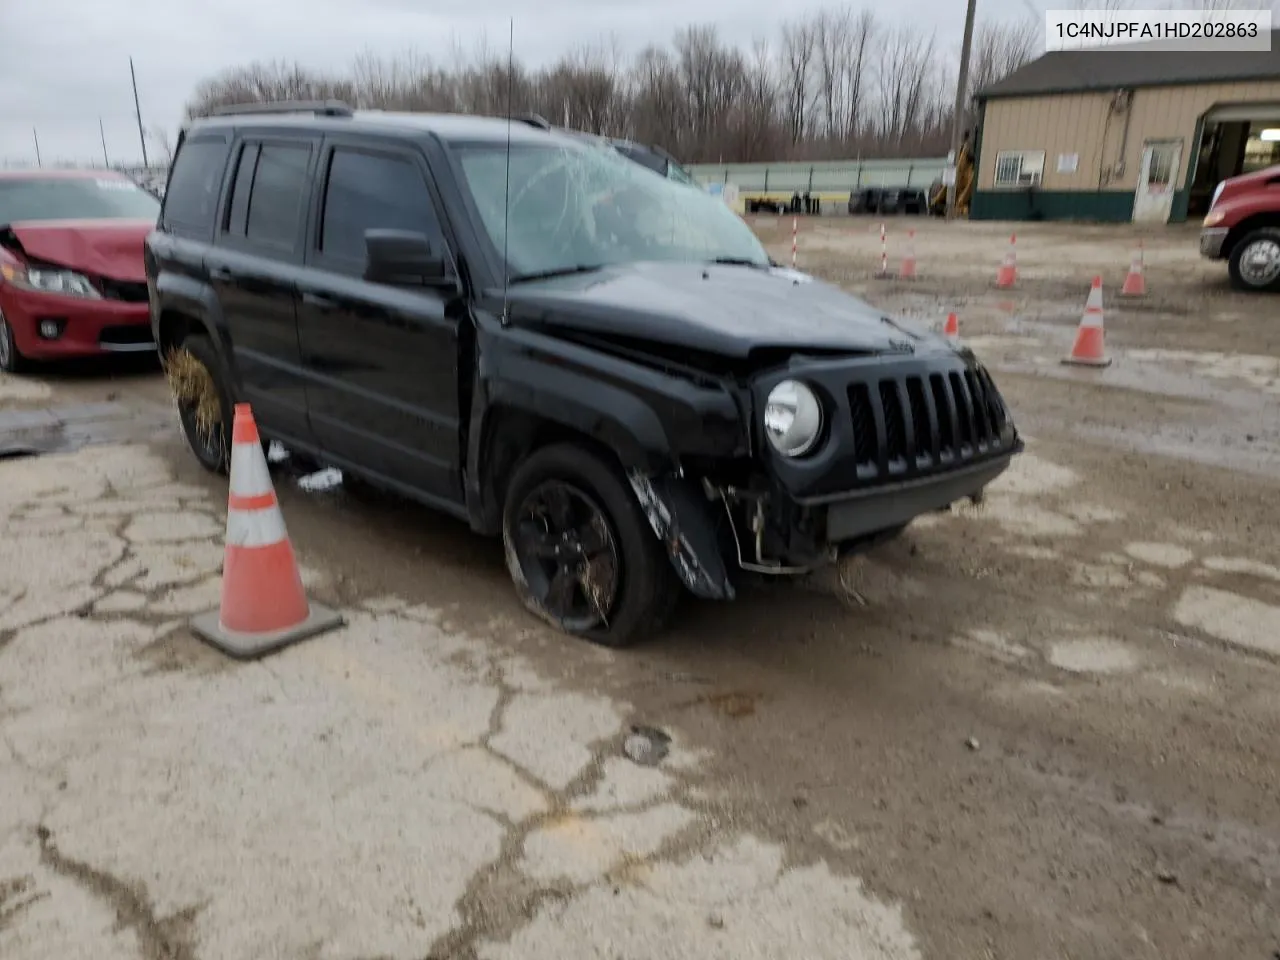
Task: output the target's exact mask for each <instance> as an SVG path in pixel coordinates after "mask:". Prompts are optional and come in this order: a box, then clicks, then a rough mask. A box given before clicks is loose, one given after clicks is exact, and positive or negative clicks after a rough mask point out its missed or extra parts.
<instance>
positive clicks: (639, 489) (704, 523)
mask: <svg viewBox="0 0 1280 960" xmlns="http://www.w3.org/2000/svg"><path fill="white" fill-rule="evenodd" d="M627 480H628V481H629V482H630V483H631V489H632V490H634V491H635V494H636V499H637V500H638V501H639V503H640V507H641V509H642V510H644V513H645V516H646V517H648V518H649V525H650V526H652V527H653V532H654V533H655V534H656V535H657V537H658V539H659V540H661V541H662V543H663V545H664V546H665V547H666V549H667V556H668V557H669V558H670V560H671V565H672V566H673V567H675V568H676V573H678V574H679V575H680V579H681V581H683V583H684V585H685V586H686V587H687V588H688V589H689V592H690V593H692V594H693V595H694V596H697V597H702V598H703V599H704V600H732V599H733V598H734V595H735V594H734V589H733V584H732V583H731V582H730V581H729V572H728V570H726V569H725V565H724V558H723V557H722V556H721V553H720V550H719V548H718V547H717V545H716V537H715V530H714V529H713V527H712V526H711V523H710V522H709V519H708V517H707V511H706V509H705V508H704V507H703V505H702V504H701V503H699V502H698V500H697V495H696V493H695V492H694V490H695V488H694V487H692V485H691V484H689V483H688V482H686V481H684V480H681V479H679V478H677V477H665V476H664V477H649V476H647V475H645V474H644V473H642V472H641V471H639V470H629V471H627Z"/></svg>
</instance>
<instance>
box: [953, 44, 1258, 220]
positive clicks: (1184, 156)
mask: <svg viewBox="0 0 1280 960" xmlns="http://www.w3.org/2000/svg"><path fill="white" fill-rule="evenodd" d="M978 108H979V117H980V120H979V125H978V129H977V132H976V144H975V146H976V155H977V173H978V176H977V184H976V187H975V191H974V196H973V200H972V204H971V207H970V217H971V218H972V219H975V220H1042V219H1043V220H1103V221H1127V220H1134V221H1142V222H1157V223H1167V222H1170V221H1180V220H1186V219H1187V218H1188V217H1189V216H1190V217H1196V216H1200V215H1202V214H1203V213H1204V212H1205V211H1206V210H1207V209H1208V205H1209V200H1210V197H1211V195H1212V193H1213V189H1214V187H1215V186H1216V185H1217V184H1218V182H1219V181H1221V180H1223V179H1225V178H1227V177H1231V176H1235V175H1237V174H1239V173H1243V172H1248V171H1250V170H1256V169H1260V168H1262V167H1266V166H1270V165H1272V164H1277V163H1280V30H1277V31H1273V32H1272V41H1271V50H1270V51H1269V52H1256V53H1246V52H1234V53H1219V52H1213V53H1193V52H1182V51H1179V52H1162V51H1125V52H1120V51H1115V50H1073V51H1059V52H1054V53H1049V54H1046V55H1045V56H1043V57H1041V58H1040V59H1039V60H1036V61H1033V62H1032V63H1029V64H1027V65H1026V66H1024V67H1022V68H1021V69H1019V70H1016V71H1015V72H1014V73H1012V74H1010V75H1009V76H1008V77H1007V78H1005V79H1004V80H1002V81H1001V82H999V83H997V84H995V85H993V86H991V87H988V88H986V89H985V90H982V91H980V92H979V94H978Z"/></svg>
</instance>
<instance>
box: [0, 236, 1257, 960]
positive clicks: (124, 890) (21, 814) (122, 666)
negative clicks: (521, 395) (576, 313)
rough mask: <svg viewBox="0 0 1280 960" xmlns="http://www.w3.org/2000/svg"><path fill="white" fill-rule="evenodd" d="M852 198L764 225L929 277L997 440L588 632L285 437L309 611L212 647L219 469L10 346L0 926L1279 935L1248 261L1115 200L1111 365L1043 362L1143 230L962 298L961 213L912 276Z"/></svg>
mask: <svg viewBox="0 0 1280 960" xmlns="http://www.w3.org/2000/svg"><path fill="white" fill-rule="evenodd" d="M872 226H875V225H869V224H868V223H863V222H861V221H850V222H832V223H823V224H818V225H811V224H806V231H807V232H806V233H804V234H802V236H801V253H802V262H801V266H802V267H804V268H807V269H812V270H814V271H815V272H817V273H820V274H822V275H823V276H827V277H829V278H832V279H835V280H837V281H839V282H842V283H844V284H846V285H847V286H849V287H850V288H851V289H854V290H856V291H858V292H860V293H862V294H863V295H865V296H867V297H868V298H869V299H871V300H872V301H873V302H877V303H880V304H883V305H885V306H887V307H891V308H893V309H895V310H897V311H899V312H901V313H904V314H906V315H909V316H916V317H918V318H921V319H924V320H926V321H929V322H932V321H933V320H935V319H936V320H938V321H940V320H941V317H942V316H943V315H945V311H946V309H948V308H949V307H951V306H952V305H954V304H958V305H959V308H960V310H961V331H962V335H963V336H965V337H966V339H969V340H970V342H971V343H972V344H973V345H974V346H975V348H976V349H978V350H979V352H980V353H981V354H982V355H983V356H984V358H989V362H990V363H991V364H992V366H993V367H994V368H995V371H996V374H997V378H998V380H999V382H1000V383H1001V386H1002V387H1003V388H1004V389H1005V391H1006V392H1007V394H1008V396H1009V398H1010V400H1011V403H1012V405H1013V407H1014V412H1015V415H1016V416H1017V418H1018V422H1019V423H1020V425H1021V426H1022V427H1023V429H1024V430H1025V431H1026V432H1027V433H1028V434H1029V436H1030V438H1029V445H1028V453H1027V454H1026V455H1025V456H1024V457H1022V458H1021V459H1020V461H1019V462H1018V465H1017V467H1016V469H1014V470H1012V471H1010V473H1009V474H1008V475H1006V476H1005V477H1004V478H1002V480H1001V481H1000V482H999V484H997V486H996V487H995V488H994V489H993V490H992V491H991V492H990V495H989V497H988V498H987V500H986V501H985V503H984V504H983V505H981V506H980V507H965V508H963V509H958V510H956V511H954V512H952V513H951V514H947V515H939V516H935V517H929V518H922V519H921V520H920V521H918V522H917V523H915V524H913V525H912V527H911V528H910V529H909V530H908V531H907V533H906V534H905V535H904V536H903V537H902V538H900V539H899V540H897V541H895V542H893V543H890V544H888V545H886V546H885V547H884V548H882V549H879V550H877V551H876V552H875V553H874V554H873V555H871V556H869V557H868V558H865V559H864V560H861V561H859V562H857V563H855V564H852V565H850V566H849V567H847V568H845V569H843V570H841V571H838V572H835V573H833V574H831V575H829V576H825V577H819V578H815V579H813V580H811V581H806V582H804V583H801V584H796V585H791V586H772V587H765V586H761V587H759V588H756V589H754V590H751V591H748V592H747V593H746V594H745V595H744V596H743V597H742V598H740V600H739V601H737V602H736V603H735V604H733V605H730V606H723V605H716V604H710V603H700V602H693V601H690V602H686V603H684V604H683V605H682V607H681V608H680V610H679V611H678V613H677V619H676V623H675V626H674V627H673V629H672V630H671V632H670V633H669V634H668V635H666V636H664V637H662V638H659V639H658V640H656V641H655V642H653V643H651V644H649V645H647V646H645V647H642V648H638V649H635V650H632V651H627V652H622V653H615V652H610V651H605V650H599V649H595V648H591V647H588V646H586V645H584V644H581V643H579V642H575V641H571V640H568V639H567V638H564V637H561V636H560V635H558V634H556V633H554V632H553V631H551V630H549V629H548V628H546V627H545V626H543V625H542V624H541V623H539V622H538V621H536V620H534V619H533V618H531V617H530V616H529V615H528V614H527V613H525V611H524V610H523V608H522V607H521V606H520V604H519V601H518V600H517V599H516V597H515V595H514V591H513V590H512V589H511V586H510V583H509V581H508V579H507V575H506V572H505V568H504V565H503V559H502V556H501V547H500V545H498V544H494V543H489V542H486V541H482V540H478V539H476V538H475V537H473V536H472V535H471V534H470V533H469V532H468V531H467V530H466V528H465V527H464V526H463V525H461V524H459V523H457V522H455V521H453V520H450V519H448V518H443V517H440V516H438V515H435V514H432V513H430V512H428V511H425V510H422V509H419V508H416V507H410V506H406V505H404V504H402V503H400V502H398V501H395V500H394V499H392V498H386V497H379V496H372V495H369V494H367V493H360V492H358V491H356V490H352V491H345V490H344V489H343V488H342V487H341V486H340V485H339V486H336V487H328V488H325V487H324V485H323V484H316V483H313V482H311V480H310V479H308V478H300V477H298V476H296V475H295V474H294V473H293V472H291V471H290V470H289V467H288V463H287V462H286V463H284V464H281V465H280V466H278V467H277V468H276V470H275V482H276V488H277V492H278V493H279V495H280V498H281V502H282V507H283V511H284V515H285V519H286V523H287V524H288V527H289V531H290V534H291V537H292V539H293V542H294V546H295V548H296V550H297V552H298V555H299V557H300V559H301V562H302V564H303V573H304V581H305V582H306V584H307V586H308V590H309V591H310V592H311V594H312V596H314V597H315V599H317V600H319V601H321V602H323V603H326V604H329V605H331V606H334V607H337V608H339V609H341V610H342V612H343V613H344V615H345V617H346V625H345V626H344V627H343V628H342V629H340V630H337V631H333V632H331V633H327V634H324V635H321V636H319V637H316V638H314V639H312V640H308V641H306V642H304V643H301V644H298V645H296V646H293V647H290V648H287V649H285V650H284V651H282V652H280V653H278V654H276V655H273V656H271V657H269V658H267V659H264V660H262V661H258V662H253V663H237V662H234V661H230V660H227V659H226V658H224V657H222V656H221V655H220V654H218V653H217V652H215V651H214V650H212V649H211V648H209V647H207V646H205V645H203V644H201V643H199V642H198V641H197V640H195V639H194V638H193V636H192V635H191V633H190V631H189V630H188V629H187V627H186V623H187V619H188V618H189V617H190V615H191V614H193V613H195V612H199V611H203V610H206V609H211V608H212V607H213V606H215V605H216V603H217V602H218V587H219V579H218V577H219V567H220V564H221V561H222V550H221V535H222V527H223V522H224V518H225V499H226V486H225V481H223V480H219V479H218V478H214V477H211V476H209V475H207V474H204V473H202V472H201V471H200V470H199V469H198V468H197V467H196V466H195V465H194V463H193V462H192V459H191V457H190V456H189V454H188V453H187V452H186V451H185V450H184V448H183V446H182V444H181V440H180V438H179V436H178V432H177V427H176V423H175V418H174V417H173V415H172V412H171V411H170V409H169V407H168V404H167V400H166V397H165V393H164V384H163V383H162V382H161V380H160V378H159V377H158V375H157V374H156V373H155V371H154V370H149V369H146V368H142V369H125V370H121V369H118V368H116V367H108V368H106V369H98V368H93V369H87V370H74V371H67V370H61V369H59V370H50V371H41V372H40V373H38V374H36V375H34V376H29V377H25V378H21V379H17V378H4V377H0V441H4V442H3V443H0V449H3V448H5V445H6V444H7V449H8V450H9V451H10V455H9V456H8V457H7V458H5V459H0V571H2V572H3V573H2V575H0V957H3V958H4V960H11V958H12V960H37V958H38V960H46V958H48V960H55V958H56V960H67V958H79V957H84V958H93V960H116V958H120V960H161V958H163V960H188V958H190V960H242V958H243V960H256V958H263V957H270V958H288V960H293V958H297V960H339V958H341V960H371V958H396V960H400V958H404V960H446V958H447V960H481V958H484V960H489V958H492V960H505V958H513V960H514V958H521V960H526V958H531V960H537V958H542V957H546V958H555V960H588V958H591V960H596V958H598V960H675V958H681V960H684V958H688V957H707V958H726V960H728V958H733V960H741V958H752V957H760V958H788V960H790V958H794V957H803V958H825V957H831V958H835V957H840V958H846V960H917V958H945V960H953V958H965V960H969V958H976V960H996V958H999V960H1006V958H1007V960H1027V958H1033V957H1034V958H1051V957H1071V958H1073V960H1091V958H1099V960H1102V958H1107V960H1111V958H1116V957H1125V958H1141V957H1152V958H1161V960H1166V958H1183V957H1186V958H1196V960H1199V958H1205V960H1210V958H1212V960H1218V958H1221V957H1228V956H1229V957H1239V958H1259V960H1270V958H1272V957H1273V956H1274V955H1276V952H1277V951H1280V802H1278V801H1277V799H1276V797H1277V794H1276V789H1275V785H1276V783H1277V773H1278V771H1280V762H1278V761H1280V748H1278V747H1277V743H1280V693H1278V692H1277V691H1280V640H1278V639H1277V638H1280V541H1278V540H1277V538H1276V535H1275V531H1276V529H1277V524H1278V522H1280V507H1278V506H1277V503H1280V500H1278V499H1277V497H1276V494H1277V492H1278V491H1280V434H1278V433H1277V429H1278V428H1277V424H1280V328H1277V327H1276V326H1275V322H1274V303H1273V300H1274V298H1271V299H1265V298H1250V297H1244V296H1241V295H1237V294H1233V293H1231V292H1230V291H1227V290H1226V289H1225V288H1224V286H1223V285H1222V284H1221V282H1220V280H1219V278H1217V277H1216V275H1215V274H1214V273H1213V270H1212V268H1211V267H1210V266H1207V265H1203V264H1200V263H1199V262H1198V259H1197V258H1196V256H1195V250H1194V244H1193V240H1194V238H1193V237H1191V236H1190V235H1189V234H1188V235H1184V234H1182V233H1180V232H1179V231H1176V230H1171V231H1168V232H1167V233H1165V234H1159V235H1155V236H1152V235H1148V236H1147V239H1146V253H1147V262H1148V272H1147V277H1148V284H1149V286H1150V288H1151V291H1152V292H1151V294H1150V295H1149V297H1148V299H1147V300H1146V301H1144V302H1142V303H1140V304H1125V305H1120V304H1115V303H1113V302H1112V299H1110V293H1108V297H1109V299H1108V300H1107V324H1108V327H1107V330H1108V345H1109V348H1110V349H1111V351H1112V352H1113V353H1114V355H1115V357H1116V363H1115V365H1114V366H1113V367H1112V368H1109V369H1108V370H1106V371H1088V372H1086V373H1079V372H1073V371H1067V370H1064V369H1063V368H1062V367H1061V365H1060V364H1058V358H1059V355H1060V353H1061V352H1062V350H1063V349H1064V347H1065V346H1068V345H1069V343H1070V337H1071V332H1072V330H1073V326H1074V324H1075V323H1076V322H1077V321H1078V319H1079V312H1080V309H1081V307H1082V305H1083V297H1084V293H1085V292H1087V287H1088V277H1089V275H1090V274H1091V273H1092V272H1093V271H1094V266H1093V264H1094V263H1095V262H1101V263H1103V264H1104V265H1105V264H1110V263H1112V262H1114V263H1118V264H1120V265H1121V267H1123V265H1124V264H1127V260H1128V250H1129V247H1130V246H1131V245H1132V242H1133V238H1134V236H1135V235H1134V234H1132V233H1130V232H1126V231H1124V230H1110V231H1104V230H1101V229H1100V228H1087V227H1072V226H1067V225H1027V229H1026V232H1025V233H1024V232H1023V230H1022V229H1020V230H1019V234H1018V240H1019V265H1020V268H1021V270H1022V276H1021V277H1020V281H1019V287H1018V288H1017V290H1016V291H1014V292H996V291H994V290H992V289H990V279H991V276H988V274H990V275H992V276H993V275H994V267H995V264H996V263H998V260H999V255H1000V253H1001V252H1002V249H1001V248H1000V246H999V242H998V240H999V237H998V236H997V234H998V233H999V230H995V229H994V228H989V227H987V226H986V225H978V224H961V225H942V224H934V223H931V222H922V223H920V224H913V226H916V227H917V230H918V236H917V246H918V251H919V257H920V268H921V274H922V276H921V279H920V280H919V281H917V282H916V283H914V284H904V283H897V282H893V281H889V282H885V281H876V280H874V279H871V274H872V272H873V271H874V269H875V267H876V266H878V256H879V235H878V228H877V229H872V228H871V227H872ZM784 227H785V229H783V228H784ZM759 228H760V230H761V232H762V235H763V236H765V238H766V240H769V241H770V242H776V243H777V244H778V245H779V246H778V250H779V251H780V255H781V256H784V257H785V256H786V255H789V254H788V253H787V251H789V244H790V228H789V223H788V224H781V225H777V226H774V227H771V226H770V225H769V224H767V223H764V224H761V225H760V227H759ZM1001 229H1002V228H1001ZM770 230H773V231H774V232H773V233H770ZM864 233H865V236H864V235H863V234H864ZM993 238H995V239H993ZM891 253H892V250H891ZM806 257H807V258H808V261H807V262H806V260H805V258H806ZM864 267H865V269H864ZM988 268H990V269H988ZM1104 272H1105V271H1104ZM1112 272H1113V273H1114V270H1113V271H1112ZM1122 275H1123V269H1121V271H1120V276H1122ZM1118 279H1119V278H1118V277H1112V276H1111V275H1110V274H1108V280H1107V283H1108V284H1109V285H1111V286H1109V287H1108V290H1109V291H1110V290H1111V289H1112V287H1113V286H1114V284H1113V280H1114V281H1115V283H1118ZM1077 288H1079V289H1078V290H1077ZM1077 292H1078V293H1079V296H1078V297H1076V296H1075V294H1076V293H1077ZM1077 300H1078V301H1079V302H1078V303H1077ZM312 479H313V478H312ZM650 728H653V729H656V730H658V731H660V732H661V734H662V735H664V736H665V737H667V738H670V739H669V744H668V745H667V748H666V749H667V752H666V753H665V755H662V751H661V750H659V751H658V752H657V755H656V756H655V761H654V762H653V763H652V765H649V764H646V763H643V762H637V761H636V760H635V759H632V757H633V756H640V755H639V754H638V753H637V752H636V751H635V750H634V749H630V750H629V749H628V748H627V741H628V738H632V737H635V736H637V732H636V731H640V732H641V733H643V732H645V731H647V730H649V729H650ZM664 742H665V741H664ZM640 759H641V760H643V759H644V758H643V757H641V758H640Z"/></svg>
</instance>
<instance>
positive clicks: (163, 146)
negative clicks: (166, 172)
mask: <svg viewBox="0 0 1280 960" xmlns="http://www.w3.org/2000/svg"><path fill="white" fill-rule="evenodd" d="M147 139H148V140H150V141H151V142H152V143H154V144H155V145H156V147H158V148H159V150H160V157H161V158H163V163H164V165H165V166H166V167H167V166H168V165H169V164H171V163H173V138H172V137H171V136H169V131H167V130H166V129H165V128H164V127H162V126H160V125H159V124H153V125H152V126H150V127H147Z"/></svg>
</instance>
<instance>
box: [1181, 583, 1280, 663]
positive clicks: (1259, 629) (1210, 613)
mask: <svg viewBox="0 0 1280 960" xmlns="http://www.w3.org/2000/svg"><path fill="white" fill-rule="evenodd" d="M1173 618H1174V619H1175V620H1177V621H1178V623H1180V624H1182V625H1183V626H1184V627H1191V628H1193V629H1196V630H1202V631H1203V632H1205V633H1207V634H1208V635H1209V636H1211V637H1216V638H1217V639H1218V640H1221V641H1223V642H1224V643H1229V644H1232V645H1234V646H1237V647H1241V648H1243V649H1246V650H1252V651H1255V652H1258V653H1265V654H1269V655H1271V656H1273V657H1280V607H1273V606H1272V605H1271V604H1269V603H1263V602H1262V601H1261V600H1255V599H1253V598H1252V597H1246V596H1242V595H1241V594H1238V593H1231V592H1230V591H1227V590H1216V589H1214V588H1212V587H1200V586H1195V587H1188V588H1187V589H1186V591H1185V592H1184V593H1183V594H1182V596H1181V597H1180V598H1179V599H1178V603H1177V606H1175V607H1174V610H1173Z"/></svg>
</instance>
